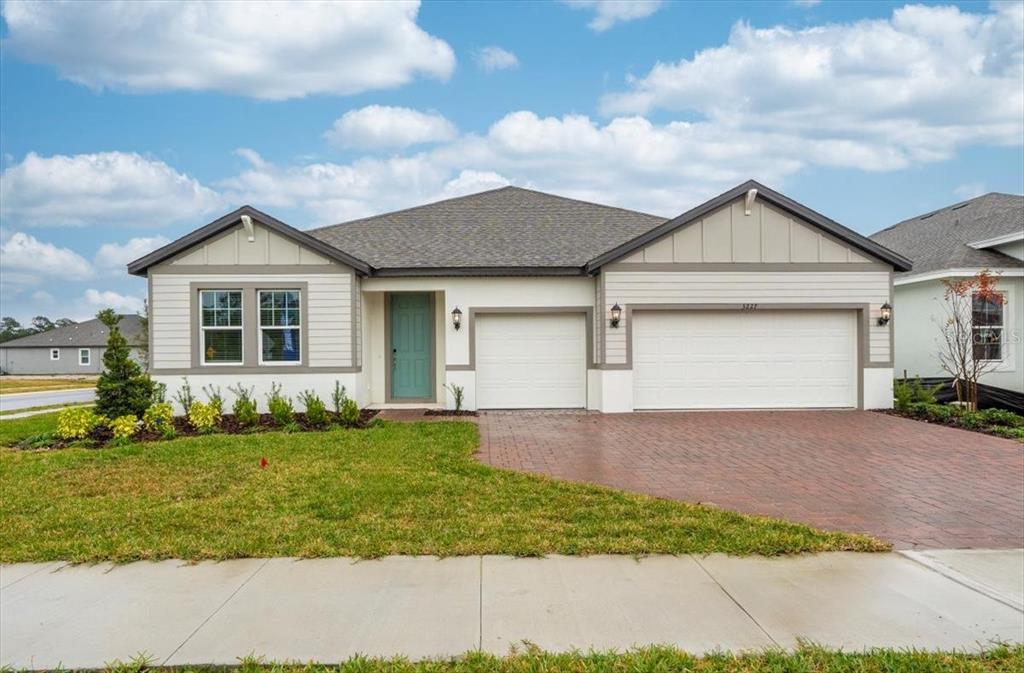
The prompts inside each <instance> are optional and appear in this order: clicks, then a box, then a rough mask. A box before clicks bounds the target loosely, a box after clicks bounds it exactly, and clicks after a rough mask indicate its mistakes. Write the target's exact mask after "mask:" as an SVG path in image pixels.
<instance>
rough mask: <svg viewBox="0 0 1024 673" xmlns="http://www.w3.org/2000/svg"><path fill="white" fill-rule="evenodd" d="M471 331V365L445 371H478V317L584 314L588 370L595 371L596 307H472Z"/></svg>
mask: <svg viewBox="0 0 1024 673" xmlns="http://www.w3.org/2000/svg"><path fill="white" fill-rule="evenodd" d="M467 313H468V320H467V322H468V327H467V329H468V330H469V363H468V364H464V365H452V364H449V365H446V366H445V371H449V372H464V371H475V370H476V317H477V316H478V315H480V314H485V313H502V314H506V315H510V314H511V315H538V314H543V315H551V314H563V315H578V314H583V316H584V322H585V323H586V324H585V329H586V339H587V344H586V347H587V354H586V358H587V361H586V365H587V369H594V307H593V306H471V307H469V309H468V310H467Z"/></svg>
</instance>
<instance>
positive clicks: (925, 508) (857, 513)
mask: <svg viewBox="0 0 1024 673" xmlns="http://www.w3.org/2000/svg"><path fill="white" fill-rule="evenodd" d="M479 421H480V434H481V448H480V459H481V460H483V461H484V462H487V463H490V464H492V465H496V466H499V467H507V468H512V469H517V470H524V471H528V472H538V473H542V474H548V475H551V476H555V477H559V478H563V479H572V480H576V481H587V482H595V483H600V484H607V485H609V486H615V487H617V488H624V489H628V490H632V491H639V492H643V493H650V494H652V495H658V496H663V497H668V498H676V499H679V500H686V501H690V502H703V503H709V504H714V505H717V506H719V507H723V508H726V509H731V510H736V511H740V512H747V513H752V514H765V515H768V516H773V517H779V518H783V519H789V520H791V521H802V522H805V523H808V524H811V525H813V526H817V527H820V528H831V529H838V530H846V531H860V532H866V533H870V534H872V535H875V536H876V537H880V538H882V539H885V540H888V541H890V542H892V543H893V544H894V545H895V546H896V547H897V548H917V547H924V548H962V547H1024V446H1022V445H1021V444H1018V443H1016V442H1013V441H1011V440H1008V439H1000V438H998V437H989V436H986V435H982V434H977V433H970V432H966V431H963V430H956V429H953V428H946V427H941V426H934V425H928V424H926V423H920V422H917V421H911V420H906V419H902V418H896V417H893V416H887V415H884V414H880V413H876V412H870V411H775V412H772V411H743V412H691V413H683V412H672V413H636V414H588V413H584V412H565V411H561V412H539V411H527V412H487V413H484V414H481V416H480V419H479Z"/></svg>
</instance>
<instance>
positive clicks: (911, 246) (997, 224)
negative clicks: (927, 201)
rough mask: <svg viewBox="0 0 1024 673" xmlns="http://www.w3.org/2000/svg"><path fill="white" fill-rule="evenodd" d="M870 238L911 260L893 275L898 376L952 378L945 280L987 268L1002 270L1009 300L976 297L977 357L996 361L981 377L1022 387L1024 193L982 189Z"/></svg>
mask: <svg viewBox="0 0 1024 673" xmlns="http://www.w3.org/2000/svg"><path fill="white" fill-rule="evenodd" d="M871 238H872V240H874V241H876V242H878V243H880V244H882V245H884V246H886V247H887V248H889V249H891V250H895V251H897V252H899V253H900V254H901V255H903V256H904V257H907V258H909V259H911V260H912V261H913V263H914V269H913V271H911V272H904V273H900V274H898V275H897V276H896V279H895V285H896V287H895V294H896V300H895V302H893V306H894V309H895V314H896V318H895V320H894V321H893V322H894V323H895V326H896V358H895V368H896V374H897V376H902V375H903V372H904V371H905V372H906V373H907V374H908V375H909V376H912V377H913V376H920V377H922V378H934V377H942V378H949V374H948V373H946V372H944V371H942V368H941V367H939V360H938V353H939V351H940V345H939V344H940V341H941V339H942V334H941V327H940V326H941V324H942V322H943V321H944V320H945V315H946V314H945V311H944V307H943V301H944V300H943V294H944V291H945V286H944V285H943V284H942V281H943V280H948V279H955V278H965V277H968V276H972V275H974V274H976V273H977V272H978V271H981V270H982V269H989V270H991V271H992V272H993V273H994V274H997V275H998V276H999V281H998V284H997V285H996V289H997V290H999V291H1000V292H1002V293H1003V294H1004V296H1005V299H1006V302H1005V303H1003V304H1002V305H999V304H997V303H994V302H993V303H988V302H984V303H982V302H976V306H975V307H974V309H975V311H974V315H975V319H976V321H977V322H976V323H975V325H974V330H975V335H976V338H975V347H974V352H975V356H976V357H980V358H984V359H987V360H992V361H993V364H992V369H991V371H989V372H988V373H986V374H984V375H983V376H982V377H981V379H980V381H981V383H984V384H986V385H990V386H995V387H997V388H1004V389H1007V390H1013V391H1016V392H1024V339H1022V336H1024V261H1022V260H1024V196H1018V195H1014V194H985V195H984V196H979V197H977V198H975V199H971V200H970V201H964V202H962V203H958V204H955V205H952V206H949V207H948V208H942V209H941V210H936V211H934V212H931V213H926V214H924V215H921V216H919V217H914V218H911V219H909V220H905V221H903V222H900V223H899V224H895V225H893V226H891V227H889V228H888V229H883V230H882V231H880V232H878V233H877V234H875V235H874V236H872V237H871Z"/></svg>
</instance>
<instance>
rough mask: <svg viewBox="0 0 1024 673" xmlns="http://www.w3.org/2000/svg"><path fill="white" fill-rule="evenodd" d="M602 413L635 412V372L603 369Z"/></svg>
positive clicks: (601, 371)
mask: <svg viewBox="0 0 1024 673" xmlns="http://www.w3.org/2000/svg"><path fill="white" fill-rule="evenodd" d="M598 373H599V374H600V375H601V400H600V406H599V407H598V408H599V409H600V411H602V412H604V413H606V414H615V413H623V412H628V411H633V370H632V369H602V370H598Z"/></svg>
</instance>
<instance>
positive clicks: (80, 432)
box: [57, 408, 103, 440]
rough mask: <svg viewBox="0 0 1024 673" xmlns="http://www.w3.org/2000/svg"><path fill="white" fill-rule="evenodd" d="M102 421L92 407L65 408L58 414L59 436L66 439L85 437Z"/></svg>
mask: <svg viewBox="0 0 1024 673" xmlns="http://www.w3.org/2000/svg"><path fill="white" fill-rule="evenodd" d="M102 422H103V421H102V419H101V418H100V417H99V416H97V415H96V413H95V412H94V411H93V410H92V409H88V408H84V409H83V408H72V409H65V410H64V411H62V412H60V413H59V414H58V415H57V436H58V437H60V438H61V439H64V440H72V439H83V438H84V437H87V436H88V435H89V433H90V432H92V430H93V428H95V427H96V426H97V425H100V424H101V423H102Z"/></svg>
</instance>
